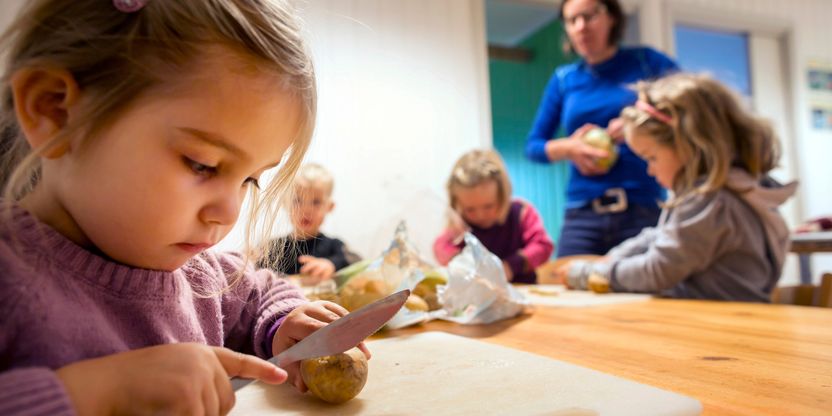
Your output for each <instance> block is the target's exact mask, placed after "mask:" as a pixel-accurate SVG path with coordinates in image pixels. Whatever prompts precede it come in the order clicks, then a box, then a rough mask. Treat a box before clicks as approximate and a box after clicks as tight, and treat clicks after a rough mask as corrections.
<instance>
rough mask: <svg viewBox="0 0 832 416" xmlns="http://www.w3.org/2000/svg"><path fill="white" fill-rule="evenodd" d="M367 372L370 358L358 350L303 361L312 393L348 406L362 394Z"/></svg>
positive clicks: (304, 379) (304, 380)
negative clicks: (347, 403)
mask: <svg viewBox="0 0 832 416" xmlns="http://www.w3.org/2000/svg"><path fill="white" fill-rule="evenodd" d="M367 371H368V366H367V357H365V356H364V353H363V352H361V350H359V349H358V348H353V349H351V350H348V351H346V352H343V353H341V354H335V355H328V356H326V357H318V358H310V359H308V360H303V361H301V362H300V374H301V376H302V377H303V382H304V383H305V384H306V387H308V388H309V391H311V392H312V394H314V395H315V397H317V398H319V399H321V400H323V401H326V402H329V403H335V404H338V403H344V402H346V401H348V400H350V399H352V398H353V397H355V396H357V395H358V393H360V392H361V389H363V388H364V384H365V383H366V382H367Z"/></svg>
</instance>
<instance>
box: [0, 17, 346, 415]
mask: <svg viewBox="0 0 832 416" xmlns="http://www.w3.org/2000/svg"><path fill="white" fill-rule="evenodd" d="M3 41H4V49H3V52H4V54H5V56H6V57H7V62H6V65H5V70H6V73H5V74H4V77H3V78H2V79H3V85H2V93H3V100H2V103H0V104H2V109H0V122H2V125H0V133H1V134H2V135H1V136H0V140H2V141H1V142H0V149H2V152H0V154H2V158H3V160H2V161H0V162H1V163H0V166H2V167H3V168H4V171H3V172H0V181H2V185H3V189H4V196H3V200H2V201H0V207H2V209H1V210H0V213H2V216H3V217H2V218H3V220H2V222H0V288H2V289H0V315H2V316H3V320H2V323H0V414H3V415H20V414H25V415H38V414H43V415H67V414H128V413H129V414H224V413H227V412H228V411H229V409H230V408H231V406H232V405H233V403H234V395H233V392H232V390H231V386H230V383H229V377H231V376H243V377H247V378H256V379H260V380H262V381H265V382H269V383H282V382H284V381H286V380H287V379H288V380H290V381H291V382H292V383H293V384H295V385H296V386H297V387H298V388H299V389H300V390H304V389H305V386H304V385H303V382H302V380H301V379H300V377H299V374H298V368H297V364H295V365H294V366H289V367H288V368H286V369H280V368H277V367H275V366H274V365H272V364H270V363H268V362H267V361H264V360H263V359H265V358H269V357H270V356H272V355H274V354H277V353H279V352H281V351H283V350H285V349H286V348H288V347H289V346H291V345H292V344H294V343H296V342H297V341H298V340H300V339H303V338H304V337H306V336H307V335H309V334H310V333H312V332H313V331H315V330H316V329H318V328H320V327H322V326H324V325H326V324H327V323H328V322H331V321H333V320H335V319H337V318H338V317H339V316H342V315H344V314H346V311H345V310H344V309H343V308H341V307H339V306H337V305H335V304H333V303H328V302H313V303H309V302H307V301H306V300H305V299H304V297H303V296H302V294H301V293H299V291H298V290H297V289H296V288H294V287H293V286H291V285H289V284H288V283H286V282H285V281H282V280H280V279H277V278H276V277H275V276H274V275H273V274H272V273H271V272H268V271H264V270H254V268H253V267H251V264H252V263H253V259H251V260H252V261H249V259H248V258H246V257H244V256H239V255H232V254H221V253H214V252H211V251H208V250H207V249H208V248H210V247H211V246H212V245H213V244H215V243H217V242H218V241H219V240H220V239H222V238H223V237H224V236H225V235H226V234H227V233H228V232H229V231H230V230H231V227H232V226H233V225H234V223H235V222H236V220H237V218H238V215H239V212H240V207H241V205H242V202H243V200H244V199H245V198H246V197H247V196H248V197H250V204H251V206H252V207H253V210H252V218H253V219H254V218H257V215H258V214H261V215H262V214H266V215H270V216H273V215H274V214H275V213H276V210H277V209H278V208H277V207H278V206H279V205H280V201H279V199H280V196H281V195H283V194H284V191H285V189H286V187H287V185H288V184H289V183H290V180H291V178H292V176H293V175H294V173H295V172H296V170H297V168H298V166H299V163H300V161H301V159H302V157H303V155H304V153H305V151H306V149H307V147H308V144H309V140H310V137H311V135H312V129H313V125H314V119H315V99H316V98H315V97H316V92H315V80H314V73H313V70H312V64H311V62H310V60H309V56H308V54H307V52H306V50H305V48H304V44H303V41H302V40H301V38H300V37H299V35H298V29H297V27H296V22H295V20H294V18H293V17H292V14H291V11H290V10H288V8H287V6H286V5H284V4H282V3H276V2H271V1H266V0H262V1H243V0H222V1H219V0H218V1H162V0H150V1H148V0H132V1H128V0H112V1H102V0H75V1H59V0H33V1H29V2H26V5H25V9H24V10H23V12H22V14H21V15H20V16H19V17H18V19H17V21H16V23H15V24H14V25H13V26H12V28H11V29H10V31H9V32H8V33H6V35H5V36H4V38H3ZM278 165H280V169H279V172H278V173H277V176H276V179H275V180H273V181H269V182H265V181H263V182H262V183H261V177H262V176H263V174H264V172H265V171H266V170H268V169H270V168H273V167H275V166H278ZM5 168H7V169H5ZM252 222H255V221H252ZM263 223H264V224H266V226H268V225H269V224H270V223H271V221H265V222H263ZM252 227H253V225H250V233H249V234H248V235H249V237H253V236H252V233H254V232H255V231H258V230H254V229H253V228H252ZM259 231H262V232H263V233H264V234H265V235H269V230H268V229H265V230H259ZM258 357H259V358H258Z"/></svg>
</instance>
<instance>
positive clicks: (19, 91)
mask: <svg viewBox="0 0 832 416" xmlns="http://www.w3.org/2000/svg"><path fill="white" fill-rule="evenodd" d="M11 88H12V95H13V97H14V111H15V115H16V116H17V122H18V125H19V126H20V130H21V131H22V132H23V134H24V135H25V136H26V140H27V141H28V142H29V145H30V146H32V149H36V150H37V151H39V152H40V155H41V156H42V157H46V158H49V159H57V158H59V157H61V156H63V155H64V153H66V152H67V151H68V150H69V141H68V140H65V141H63V142H62V143H59V144H56V145H51V146H49V148H45V147H44V146H47V145H48V144H49V143H50V142H51V141H52V139H53V138H54V137H55V136H56V135H57V134H58V133H60V132H61V130H63V129H64V128H65V127H66V126H67V120H68V118H69V111H70V108H71V107H72V106H74V105H76V104H77V103H78V100H79V96H80V90H79V88H78V83H77V82H75V78H74V77H73V76H72V74H70V73H69V71H67V70H64V69H54V68H24V69H20V70H18V71H16V72H15V73H14V74H13V75H12V77H11Z"/></svg>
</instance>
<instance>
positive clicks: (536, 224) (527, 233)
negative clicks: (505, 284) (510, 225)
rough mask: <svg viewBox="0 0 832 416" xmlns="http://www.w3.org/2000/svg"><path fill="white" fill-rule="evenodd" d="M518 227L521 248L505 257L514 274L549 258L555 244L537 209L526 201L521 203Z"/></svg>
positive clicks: (534, 267)
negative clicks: (521, 237) (520, 233)
mask: <svg viewBox="0 0 832 416" xmlns="http://www.w3.org/2000/svg"><path fill="white" fill-rule="evenodd" d="M520 229H521V230H522V235H523V244H524V246H523V248H521V249H520V251H519V252H518V253H516V254H515V255H513V256H510V257H508V258H506V259H505V261H506V262H507V263H508V264H509V265H510V266H511V271H512V273H513V274H514V275H517V274H519V273H522V272H524V271H527V268H528V269H536V268H538V267H540V266H541V265H542V264H543V263H546V261H548V260H549V257H551V256H552V252H553V251H554V250H555V244H554V243H553V242H552V239H551V238H550V237H549V233H547V232H546V228H544V226H543V220H542V219H541V218H540V214H538V212H537V210H536V209H535V208H534V206H532V204H529V203H527V202H524V203H523V211H522V212H521V214H520Z"/></svg>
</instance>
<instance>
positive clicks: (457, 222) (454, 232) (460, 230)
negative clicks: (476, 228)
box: [448, 209, 471, 244]
mask: <svg viewBox="0 0 832 416" xmlns="http://www.w3.org/2000/svg"><path fill="white" fill-rule="evenodd" d="M470 230H471V228H470V227H468V224H466V223H465V220H464V219H462V215H460V214H459V213H458V212H456V211H455V210H453V209H450V210H448V231H449V233H450V235H451V242H452V243H453V244H459V243H461V242H462V240H463V239H464V238H465V233H467V232H468V231H470Z"/></svg>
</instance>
